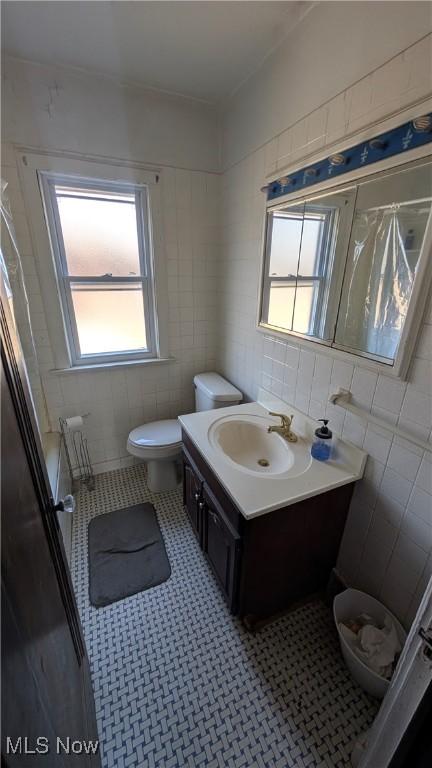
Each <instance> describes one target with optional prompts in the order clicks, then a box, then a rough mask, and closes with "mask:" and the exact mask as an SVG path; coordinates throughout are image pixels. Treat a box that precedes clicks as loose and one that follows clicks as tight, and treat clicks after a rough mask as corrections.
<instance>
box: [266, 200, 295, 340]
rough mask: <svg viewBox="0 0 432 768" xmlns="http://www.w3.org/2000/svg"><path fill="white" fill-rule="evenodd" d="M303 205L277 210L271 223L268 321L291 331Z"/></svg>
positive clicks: (271, 217)
mask: <svg viewBox="0 0 432 768" xmlns="http://www.w3.org/2000/svg"><path fill="white" fill-rule="evenodd" d="M303 211H304V206H303V205H297V206H292V208H290V209H289V210H283V211H275V212H274V213H273V214H271V216H270V217H269V220H268V230H267V253H268V255H269V258H268V276H267V279H268V281H269V288H268V307H267V313H266V314H267V322H268V323H269V324H270V325H274V326H275V327H276V328H284V329H286V330H289V331H291V330H292V327H293V313H294V301H295V294H296V282H297V269H298V261H299V254H300V246H301V241H302V231H303Z"/></svg>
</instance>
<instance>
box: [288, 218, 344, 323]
mask: <svg viewBox="0 0 432 768" xmlns="http://www.w3.org/2000/svg"><path fill="white" fill-rule="evenodd" d="M336 228H337V215H336V209H335V208H331V207H329V206H328V205H327V206H326V205H325V204H321V205H320V204H312V203H309V204H307V205H306V207H305V213H304V220H303V233H302V242H301V247H300V258H299V266H298V274H297V286H296V295H295V305H294V319H293V330H294V331H296V332H297V333H304V334H307V335H308V336H318V337H322V333H323V329H322V322H321V321H322V319H323V309H324V304H325V296H326V293H327V283H328V280H329V277H330V269H331V265H332V243H333V233H334V230H335V229H336Z"/></svg>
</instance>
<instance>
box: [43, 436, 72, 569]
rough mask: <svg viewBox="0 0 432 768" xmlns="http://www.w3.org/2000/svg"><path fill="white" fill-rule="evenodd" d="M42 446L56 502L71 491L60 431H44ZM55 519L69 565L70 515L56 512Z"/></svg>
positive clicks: (70, 544) (70, 541)
mask: <svg viewBox="0 0 432 768" xmlns="http://www.w3.org/2000/svg"><path fill="white" fill-rule="evenodd" d="M42 446H43V452H44V456H45V464H46V468H47V472H48V479H49V482H50V486H51V493H52V495H53V498H54V501H55V502H56V503H57V502H58V501H59V499H63V498H64V497H65V496H66V495H67V494H68V493H71V492H72V489H71V480H70V476H69V470H68V466H67V461H66V454H65V450H64V447H63V444H62V442H61V436H60V432H46V433H45V434H44V435H42ZM57 519H58V522H59V526H60V531H61V534H62V538H63V544H64V548H65V551H66V557H67V560H68V563H69V565H70V557H71V549H72V515H71V514H69V513H68V512H57Z"/></svg>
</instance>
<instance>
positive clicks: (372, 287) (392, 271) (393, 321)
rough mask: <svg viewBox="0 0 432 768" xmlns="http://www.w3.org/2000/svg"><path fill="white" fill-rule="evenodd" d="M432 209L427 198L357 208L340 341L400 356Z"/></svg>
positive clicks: (338, 332) (340, 318) (339, 324)
mask: <svg viewBox="0 0 432 768" xmlns="http://www.w3.org/2000/svg"><path fill="white" fill-rule="evenodd" d="M430 212H431V202H430V201H424V200H420V201H412V202H406V203H392V204H389V205H386V206H382V207H378V208H371V209H368V210H357V211H356V214H355V217H354V221H353V227H352V232H351V239H350V246H349V252H348V260H347V266H346V273H345V279H344V284H343V290H342V297H341V304H340V310H339V316H338V321H337V326H336V337H335V339H336V342H337V344H339V345H341V346H343V347H347V348H349V349H353V350H358V351H361V352H365V353H368V354H372V355H376V356H377V357H380V358H386V359H389V360H393V359H394V358H395V357H396V353H397V349H398V346H399V342H400V337H401V333H402V329H403V326H404V322H405V318H406V314H407V311H408V305H409V300H410V296H411V292H412V287H413V283H414V278H415V274H416V269H417V265H418V261H419V257H420V253H421V247H422V242H423V238H424V234H425V231H426V227H427V223H428V219H429V216H430Z"/></svg>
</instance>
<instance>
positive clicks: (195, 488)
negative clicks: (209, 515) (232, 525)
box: [183, 456, 202, 540]
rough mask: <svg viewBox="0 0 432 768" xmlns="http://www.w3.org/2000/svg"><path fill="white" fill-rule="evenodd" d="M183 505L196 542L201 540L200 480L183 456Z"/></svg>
mask: <svg viewBox="0 0 432 768" xmlns="http://www.w3.org/2000/svg"><path fill="white" fill-rule="evenodd" d="M183 505H184V508H185V510H186V512H187V514H188V516H189V519H190V521H191V523H192V528H193V531H194V533H195V535H196V536H197V537H198V540H201V529H202V525H201V511H202V480H201V478H200V477H199V475H198V474H197V472H196V471H195V470H194V468H193V467H192V466H191V464H190V463H189V461H188V460H187V458H186V457H185V456H183ZM200 505H201V506H200Z"/></svg>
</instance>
